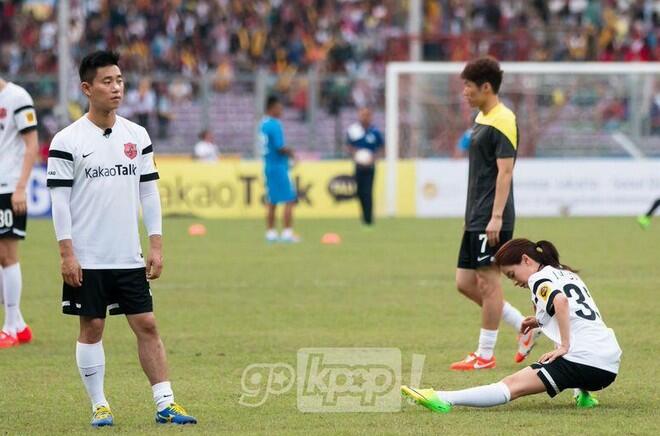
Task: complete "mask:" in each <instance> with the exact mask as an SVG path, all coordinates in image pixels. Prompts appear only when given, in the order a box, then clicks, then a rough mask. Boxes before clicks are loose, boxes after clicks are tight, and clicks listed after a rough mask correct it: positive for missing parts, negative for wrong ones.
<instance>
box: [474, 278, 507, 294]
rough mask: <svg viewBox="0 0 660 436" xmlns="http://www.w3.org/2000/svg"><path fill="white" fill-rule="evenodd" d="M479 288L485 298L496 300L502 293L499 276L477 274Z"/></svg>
mask: <svg viewBox="0 0 660 436" xmlns="http://www.w3.org/2000/svg"><path fill="white" fill-rule="evenodd" d="M477 288H478V289H479V293H480V294H481V296H482V297H483V298H495V297H497V296H499V295H501V293H502V292H501V291H502V288H501V286H500V283H499V281H498V278H497V276H493V275H491V274H477Z"/></svg>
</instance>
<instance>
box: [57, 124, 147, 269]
mask: <svg viewBox="0 0 660 436" xmlns="http://www.w3.org/2000/svg"><path fill="white" fill-rule="evenodd" d="M157 179H158V172H157V170H156V167H155V164H154V159H153V147H152V145H151V140H150V139H149V134H148V133H147V131H146V130H145V129H144V128H143V127H141V126H139V125H137V124H135V123H133V122H131V121H129V120H127V119H125V118H122V117H120V116H117V120H116V122H115V125H114V126H113V127H112V133H110V134H109V135H104V131H103V130H102V129H101V128H99V127H98V126H96V125H95V124H94V123H92V122H91V121H90V120H89V119H88V118H87V114H85V115H84V116H83V117H81V118H80V119H79V120H78V121H76V122H74V123H73V124H71V125H70V126H68V127H66V128H65V129H63V130H61V131H60V132H58V133H57V135H55V137H54V138H53V141H52V143H51V145H50V151H49V152H48V177H47V182H46V183H47V185H48V187H49V188H55V187H58V186H71V187H72V189H71V202H70V204H71V239H72V242H73V251H74V253H75V255H76V258H77V259H78V262H79V263H80V265H81V267H82V268H84V269H124V268H140V267H144V260H143V258H142V249H141V248H140V234H139V210H140V190H139V188H140V182H145V181H150V180H157Z"/></svg>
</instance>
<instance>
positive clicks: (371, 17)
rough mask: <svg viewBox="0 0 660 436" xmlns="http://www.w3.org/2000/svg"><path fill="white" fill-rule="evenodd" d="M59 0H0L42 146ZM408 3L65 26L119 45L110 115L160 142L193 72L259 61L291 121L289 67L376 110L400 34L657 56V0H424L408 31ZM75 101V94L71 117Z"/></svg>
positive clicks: (478, 47)
mask: <svg viewBox="0 0 660 436" xmlns="http://www.w3.org/2000/svg"><path fill="white" fill-rule="evenodd" d="M56 4H57V2H56V1H54V0H31V1H26V0H5V1H0V71H2V72H3V73H4V74H5V75H6V76H8V77H9V78H12V77H14V78H16V77H24V78H26V80H31V83H30V84H27V85H26V86H27V87H28V89H29V90H30V92H32V93H33V95H35V97H36V104H37V107H38V109H39V110H40V115H41V118H42V120H43V121H44V123H43V126H44V127H43V128H42V129H44V131H43V132H41V133H40V137H41V138H43V140H44V146H46V145H47V143H48V141H49V137H50V135H52V134H53V133H54V132H55V131H56V130H57V123H56V121H55V118H54V116H53V113H52V110H51V108H52V107H53V105H54V103H55V100H54V96H55V95H56V91H57V85H56V81H55V80H54V74H55V73H56V71H57V14H56V13H57V8H56ZM408 4H409V2H402V1H397V0H378V1H377V0H253V1H249V2H248V1H242V0H166V1H156V0H70V5H71V9H70V27H69V29H67V34H68V38H69V41H70V47H71V51H72V55H73V61H74V63H75V64H77V62H78V61H79V59H80V58H81V57H82V56H83V55H84V54H86V53H88V52H90V51H92V50H95V49H107V48H109V49H114V50H117V51H119V52H120V53H121V55H122V69H123V71H124V72H125V73H127V74H128V75H129V76H131V77H133V78H136V77H140V80H129V82H128V83H129V85H130V87H129V88H128V89H127V91H126V101H125V104H124V105H123V107H122V112H121V114H122V115H124V116H127V117H129V118H131V119H135V120H136V121H140V122H141V123H142V124H144V125H150V126H151V128H152V130H153V132H154V134H155V136H157V137H158V138H159V139H161V140H164V139H166V138H168V136H169V133H170V126H169V125H170V121H171V120H172V119H176V118H177V117H178V116H180V115H181V114H180V112H181V109H180V108H181V107H183V106H181V104H180V103H181V102H183V101H186V100H191V99H195V98H196V96H195V95H196V94H197V91H198V90H197V89H196V86H198V85H196V84H195V83H196V80H197V79H198V78H199V77H201V76H202V75H209V74H210V76H211V77H213V79H212V81H213V82H212V86H213V90H215V91H216V92H223V91H228V90H234V91H236V90H237V87H236V86H237V85H238V84H239V82H240V80H248V81H249V80H252V79H250V77H251V74H252V73H254V72H255V71H256V70H257V69H258V68H266V69H267V70H268V71H270V72H271V73H275V74H277V75H278V77H279V82H278V84H277V85H276V86H277V87H278V88H277V89H278V91H280V92H281V93H282V94H283V95H285V99H284V102H285V103H286V104H287V107H289V108H292V109H294V110H295V111H297V113H299V114H300V116H299V117H300V122H301V123H302V122H305V120H306V119H307V111H308V107H307V105H308V83H307V82H306V79H305V78H304V76H297V75H296V73H298V72H305V71H307V70H309V69H310V68H311V67H312V66H315V67H317V68H318V71H319V72H320V73H321V74H328V73H338V74H339V75H341V78H338V77H340V76H328V77H335V78H334V79H330V80H326V81H324V82H323V83H322V84H321V105H322V106H323V107H325V108H326V109H327V112H328V113H329V114H331V115H336V114H337V113H338V112H339V111H340V108H341V107H342V106H346V105H348V106H355V107H361V106H365V105H375V106H377V107H382V104H383V101H382V91H383V82H382V79H383V78H384V75H385V74H384V71H385V65H386V63H387V62H388V61H392V60H409V59H410V51H409V47H410V42H411V38H412V39H417V38H419V40H420V41H421V43H422V44H421V45H422V56H423V59H425V60H449V61H465V60H468V59H470V58H472V57H475V56H477V55H483V54H492V55H494V56H496V57H497V58H499V59H501V60H511V61H652V60H660V2H658V1H654V0H602V1H595V0H547V1H545V0H502V1H494V0H422V4H423V8H424V13H423V23H422V29H421V34H420V35H418V36H417V35H412V36H411V35H410V34H409V33H408V28H407V26H408V23H407V21H408V10H407V6H408ZM34 73H36V74H34ZM30 77H31V79H30ZM49 77H50V79H48V78H49ZM72 92H74V93H75V91H72ZM249 92H253V91H252V90H250V91H249ZM239 93H240V91H239ZM658 95H660V94H657V92H656V93H655V97H654V99H653V103H652V105H651V109H650V124H651V129H650V130H651V132H652V133H653V134H657V132H658V131H660V130H659V129H660V97H658ZM615 103H616V104H618V106H616V107H614V106H613V108H612V110H610V109H609V107H608V108H606V110H599V112H598V113H599V114H600V113H601V112H602V114H603V116H602V119H603V120H605V121H606V122H608V123H610V124H611V123H612V122H620V119H621V118H622V117H623V118H625V116H624V115H625V112H626V111H625V108H623V106H621V104H619V103H617V102H615ZM82 110H83V108H82V107H81V104H80V102H75V101H73V102H72V104H71V108H70V116H71V118H72V119H75V118H76V117H77V116H79V115H80V114H81V113H82ZM622 114H623V115H622ZM599 116H600V115H599ZM612 120H614V121H612ZM197 133H198V132H194V133H193V134H192V135H193V136H192V138H194V135H196V134H197ZM216 133H219V132H216ZM186 141H187V142H190V141H188V140H186ZM193 142H194V141H193ZM191 145H192V143H191Z"/></svg>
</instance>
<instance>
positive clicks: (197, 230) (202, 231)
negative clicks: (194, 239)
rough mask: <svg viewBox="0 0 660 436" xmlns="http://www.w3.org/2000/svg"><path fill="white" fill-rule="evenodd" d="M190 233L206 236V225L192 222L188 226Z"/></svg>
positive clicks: (191, 234)
mask: <svg viewBox="0 0 660 436" xmlns="http://www.w3.org/2000/svg"><path fill="white" fill-rule="evenodd" d="M188 234H189V235H190V236H204V235H206V227H205V226H204V224H191V225H190V227H188Z"/></svg>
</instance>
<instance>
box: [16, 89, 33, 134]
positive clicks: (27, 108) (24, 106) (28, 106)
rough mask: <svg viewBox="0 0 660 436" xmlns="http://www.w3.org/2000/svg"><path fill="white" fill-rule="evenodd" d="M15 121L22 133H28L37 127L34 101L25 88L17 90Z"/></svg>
mask: <svg viewBox="0 0 660 436" xmlns="http://www.w3.org/2000/svg"><path fill="white" fill-rule="evenodd" d="M14 122H15V123H16V128H17V129H18V131H19V132H21V133H27V132H29V131H30V130H34V129H36V128H37V113H36V112H35V110H34V102H33V101H32V97H30V94H28V92H27V91H26V90H24V89H23V88H18V91H17V92H16V100H15V109H14Z"/></svg>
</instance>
